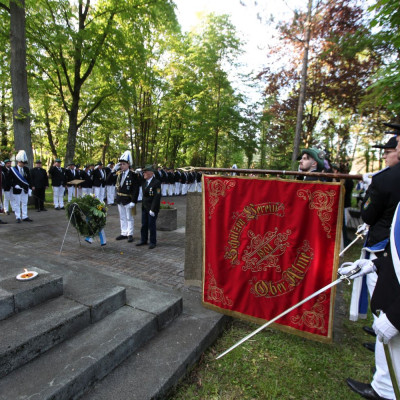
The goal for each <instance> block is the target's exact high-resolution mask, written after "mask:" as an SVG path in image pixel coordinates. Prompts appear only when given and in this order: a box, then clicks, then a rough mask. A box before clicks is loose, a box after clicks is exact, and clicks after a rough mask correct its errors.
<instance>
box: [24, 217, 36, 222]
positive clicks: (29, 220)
mask: <svg viewBox="0 0 400 400" xmlns="http://www.w3.org/2000/svg"><path fill="white" fill-rule="evenodd" d="M22 221H25V222H33V220H32V219H30V218H29V217H26V218H24V219H23V220H22Z"/></svg>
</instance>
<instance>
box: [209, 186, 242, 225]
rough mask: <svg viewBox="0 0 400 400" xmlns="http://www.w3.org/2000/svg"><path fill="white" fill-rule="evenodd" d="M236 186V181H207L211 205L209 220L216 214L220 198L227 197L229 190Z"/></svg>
mask: <svg viewBox="0 0 400 400" xmlns="http://www.w3.org/2000/svg"><path fill="white" fill-rule="evenodd" d="M235 185H236V182H235V181H234V180H225V179H209V180H208V181H207V186H208V193H209V203H210V207H209V210H208V218H210V219H211V216H212V215H213V214H214V211H215V207H216V205H217V204H218V202H219V200H220V198H221V197H225V196H226V194H227V192H228V190H230V189H232V188H233V187H235Z"/></svg>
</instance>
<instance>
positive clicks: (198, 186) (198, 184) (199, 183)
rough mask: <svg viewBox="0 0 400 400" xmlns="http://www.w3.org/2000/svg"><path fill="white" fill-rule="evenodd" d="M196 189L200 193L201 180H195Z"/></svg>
mask: <svg viewBox="0 0 400 400" xmlns="http://www.w3.org/2000/svg"><path fill="white" fill-rule="evenodd" d="M197 191H198V192H199V193H201V191H202V189H201V182H197Z"/></svg>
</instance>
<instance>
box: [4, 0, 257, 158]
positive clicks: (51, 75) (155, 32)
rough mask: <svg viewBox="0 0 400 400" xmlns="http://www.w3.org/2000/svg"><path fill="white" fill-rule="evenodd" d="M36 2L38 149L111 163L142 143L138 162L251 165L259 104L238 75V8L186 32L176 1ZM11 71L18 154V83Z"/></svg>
mask: <svg viewBox="0 0 400 400" xmlns="http://www.w3.org/2000/svg"><path fill="white" fill-rule="evenodd" d="M26 11H27V38H28V46H27V50H28V78H29V89H30V93H31V119H32V129H31V131H32V146H33V151H34V154H35V157H40V158H42V159H43V160H44V161H47V163H48V165H50V164H51V161H52V160H53V159H54V158H58V157H60V158H64V159H65V162H67V163H68V162H70V161H76V162H80V163H81V164H82V163H86V162H89V161H92V162H93V161H98V160H101V161H103V163H104V162H105V163H107V162H108V161H109V160H111V159H114V160H115V159H116V158H117V157H119V156H120V155H121V154H122V152H123V151H125V150H126V149H131V150H132V154H133V156H134V162H135V164H136V165H138V166H141V165H144V164H147V163H152V162H154V163H161V164H164V165H168V166H184V165H195V166H199V165H208V166H210V165H215V166H230V165H231V164H232V163H233V162H235V163H237V164H240V163H241V162H242V160H243V158H246V159H247V164H248V165H250V163H251V161H252V159H253V155H254V153H255V151H256V147H257V145H258V125H257V124H258V119H259V115H258V114H257V112H256V111H255V110H254V109H253V108H252V107H249V106H248V105H246V104H245V100H244V98H243V97H242V96H241V95H239V94H238V92H237V90H235V89H233V87H232V84H231V79H232V70H233V69H234V68H235V63H236V61H235V60H236V57H237V55H238V54H239V52H240V47H241V42H240V40H239V39H238V37H237V34H236V31H235V29H234V27H233V25H232V24H231V22H230V21H229V18H228V17H227V16H216V15H209V16H205V17H204V19H203V21H202V23H201V25H200V26H199V27H198V29H197V30H194V31H193V32H190V33H187V34H182V33H181V32H180V27H179V25H178V23H177V19H176V16H175V9H174V4H173V2H172V1H166V0H123V1H117V0H98V1H96V2H95V3H93V2H90V1H88V0H77V1H74V2H72V1H68V0H57V1H56V0H27V1H26ZM2 17H4V16H3V15H2ZM8 23H9V22H8V20H7V19H6V18H5V17H4V18H2V19H1V24H2V26H4V27H5V28H6V27H7V24H8ZM3 39H4V40H3ZM3 39H2V41H0V46H1V49H2V50H3V53H2V54H4V55H5V56H4V58H3V59H2V60H0V63H3V64H4V68H5V69H6V68H7V67H8V65H9V42H8V38H7V36H6V35H4V38H3ZM3 64H1V65H0V68H2V65H3ZM1 79H2V82H3V83H2V84H1V85H0V90H2V92H1V93H2V97H1V98H2V99H3V103H2V104H3V105H4V107H2V108H1V110H2V121H3V124H2V130H1V133H2V136H1V138H2V144H3V146H4V147H3V148H4V152H5V155H10V154H11V152H12V149H11V146H12V142H13V138H12V130H10V123H9V118H10V115H9V114H10V91H9V88H10V84H9V78H8V77H7V75H6V74H5V73H3V74H2V75H1Z"/></svg>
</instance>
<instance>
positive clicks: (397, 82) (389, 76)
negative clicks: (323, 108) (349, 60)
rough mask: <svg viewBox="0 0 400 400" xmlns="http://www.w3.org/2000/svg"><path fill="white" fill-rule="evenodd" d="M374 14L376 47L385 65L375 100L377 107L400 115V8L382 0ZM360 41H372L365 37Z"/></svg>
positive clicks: (374, 87)
mask: <svg viewBox="0 0 400 400" xmlns="http://www.w3.org/2000/svg"><path fill="white" fill-rule="evenodd" d="M371 11H373V12H375V16H374V18H373V20H372V21H371V27H372V28H373V29H374V31H375V32H376V33H375V34H374V35H373V36H372V43H371V44H372V47H373V49H374V50H375V51H377V52H378V53H379V54H380V55H381V57H383V58H384V60H385V62H384V64H383V65H382V67H381V68H380V69H379V71H378V73H377V75H376V81H375V82H374V84H373V85H372V87H371V89H372V93H371V97H372V98H373V101H374V102H375V104H378V105H382V106H384V107H386V108H387V109H389V110H392V111H394V112H395V114H397V115H398V114H399V110H400V57H399V50H400V33H399V26H400V7H399V2H398V1H396V0H378V1H377V2H376V4H375V5H374V6H372V7H371ZM360 40H364V41H365V40H369V38H365V37H361V39H360Z"/></svg>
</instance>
